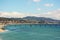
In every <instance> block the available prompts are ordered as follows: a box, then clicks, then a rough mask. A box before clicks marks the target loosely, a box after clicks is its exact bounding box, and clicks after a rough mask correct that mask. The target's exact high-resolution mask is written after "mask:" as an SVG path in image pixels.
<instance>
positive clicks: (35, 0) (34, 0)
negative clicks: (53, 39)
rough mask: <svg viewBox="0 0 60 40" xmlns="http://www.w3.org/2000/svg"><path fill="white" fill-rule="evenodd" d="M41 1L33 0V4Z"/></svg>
mask: <svg viewBox="0 0 60 40" xmlns="http://www.w3.org/2000/svg"><path fill="white" fill-rule="evenodd" d="M40 1H41V0H33V2H40Z"/></svg>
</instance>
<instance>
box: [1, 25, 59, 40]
mask: <svg viewBox="0 0 60 40" xmlns="http://www.w3.org/2000/svg"><path fill="white" fill-rule="evenodd" d="M5 30H6V31H5V32H0V40H60V24H12V25H7V26H5Z"/></svg>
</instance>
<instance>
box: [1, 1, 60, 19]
mask: <svg viewBox="0 0 60 40" xmlns="http://www.w3.org/2000/svg"><path fill="white" fill-rule="evenodd" d="M25 16H37V17H48V18H53V19H58V20H60V0H0V17H25Z"/></svg>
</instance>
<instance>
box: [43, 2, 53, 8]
mask: <svg viewBox="0 0 60 40" xmlns="http://www.w3.org/2000/svg"><path fill="white" fill-rule="evenodd" d="M44 6H46V7H53V4H49V3H47V4H44Z"/></svg>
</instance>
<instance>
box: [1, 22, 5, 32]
mask: <svg viewBox="0 0 60 40" xmlns="http://www.w3.org/2000/svg"><path fill="white" fill-rule="evenodd" d="M4 26H5V25H4V24H2V23H0V32H5V30H4Z"/></svg>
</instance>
